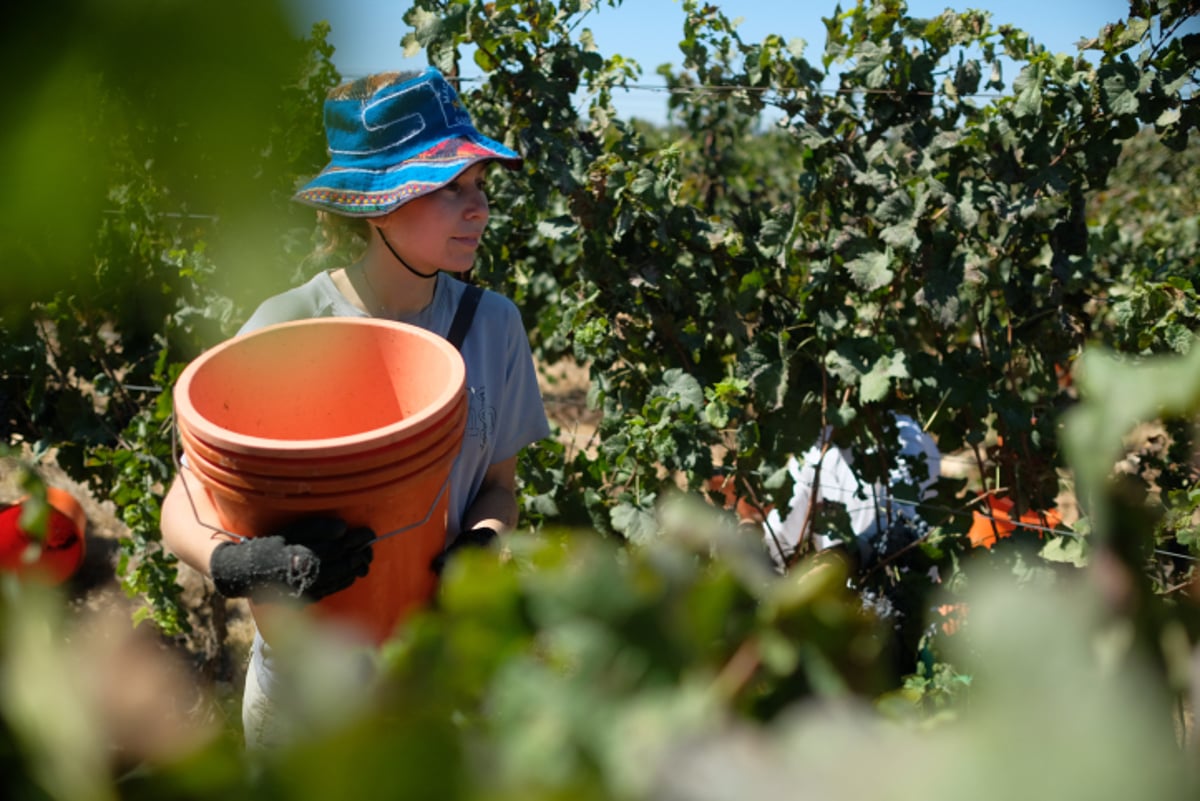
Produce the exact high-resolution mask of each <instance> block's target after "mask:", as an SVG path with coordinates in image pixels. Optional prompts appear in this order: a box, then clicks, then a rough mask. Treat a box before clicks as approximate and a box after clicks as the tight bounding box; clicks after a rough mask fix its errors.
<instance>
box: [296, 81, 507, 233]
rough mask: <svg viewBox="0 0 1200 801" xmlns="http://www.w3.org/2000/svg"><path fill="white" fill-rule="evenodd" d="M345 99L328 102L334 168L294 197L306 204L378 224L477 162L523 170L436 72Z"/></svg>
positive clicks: (327, 122) (327, 130)
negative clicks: (380, 218)
mask: <svg viewBox="0 0 1200 801" xmlns="http://www.w3.org/2000/svg"><path fill="white" fill-rule="evenodd" d="M360 83H361V82H360ZM346 95H348V96H345V97H330V99H328V100H326V101H325V136H326V138H327V140H328V144H329V159H330V161H329V164H328V166H326V167H325V169H323V170H321V172H320V173H318V174H317V176H316V177H315V178H313V179H312V180H311V181H309V182H308V183H307V184H305V185H304V186H302V187H300V189H299V190H298V191H297V192H296V194H295V195H294V199H295V200H298V201H299V202H301V203H304V204H307V205H309V206H315V207H316V208H318V209H323V210H325V211H332V212H335V213H337V214H342V215H346V216H350V217H377V216H381V215H384V214H387V213H388V212H390V211H393V210H394V209H397V208H399V207H400V206H402V205H404V204H405V203H407V202H408V201H410V200H412V199H413V198H418V197H420V196H421V195H425V194H428V193H429V192H432V191H434V190H435V189H438V188H440V187H443V186H445V185H446V184H448V183H449V182H450V181H452V180H454V178H455V177H456V176H457V175H458V174H459V173H461V172H462V171H463V170H465V169H467V168H468V167H470V166H471V165H472V164H475V163H477V162H480V161H499V162H500V163H502V164H503V165H504V166H506V167H508V168H509V169H517V168H519V167H520V166H521V156H520V154H518V153H517V152H516V151H514V150H511V149H509V148H507V147H505V146H504V145H502V144H500V143H499V142H496V141H494V140H492V139H489V138H488V137H486V136H484V135H483V134H481V133H479V131H477V130H475V126H474V125H472V124H471V116H470V115H469V114H468V113H467V111H466V109H464V108H463V106H462V102H461V101H460V100H459V98H458V93H457V92H455V91H454V87H452V86H451V85H450V84H449V82H447V81H446V79H445V78H444V77H443V76H442V74H441V73H440V72H438V71H437V70H436V69H434V68H432V67H430V68H428V69H426V70H425V71H424V72H422V73H420V74H419V75H417V76H416V77H413V76H412V75H408V76H397V77H395V78H394V79H392V80H389V81H387V82H385V83H383V84H382V85H381V86H378V87H377V88H374V89H373V90H371V91H370V92H369V93H367V92H355V91H353V87H351V91H349V92H347V93H346Z"/></svg>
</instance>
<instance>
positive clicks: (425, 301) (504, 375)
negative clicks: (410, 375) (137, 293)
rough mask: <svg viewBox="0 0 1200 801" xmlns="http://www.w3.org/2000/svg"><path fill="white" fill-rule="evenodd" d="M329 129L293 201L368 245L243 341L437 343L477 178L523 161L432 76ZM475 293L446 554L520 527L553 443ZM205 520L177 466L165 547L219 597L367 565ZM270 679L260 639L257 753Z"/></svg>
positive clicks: (501, 309)
mask: <svg viewBox="0 0 1200 801" xmlns="http://www.w3.org/2000/svg"><path fill="white" fill-rule="evenodd" d="M325 132H326V137H327V140H328V145H329V153H330V163H329V164H328V165H327V166H326V168H325V169H324V170H322V171H321V173H320V174H319V175H317V176H316V177H315V178H314V179H313V180H312V181H310V182H309V183H308V184H306V185H305V186H303V187H301V189H300V190H299V191H298V192H297V193H296V196H295V199H296V200H298V201H300V202H301V203H305V204H307V205H310V206H313V207H315V208H317V209H319V210H321V211H323V212H326V213H332V214H335V215H340V216H343V217H348V218H357V219H361V220H362V221H363V223H362V224H363V225H364V226H365V230H364V233H365V236H366V238H367V245H366V249H365V251H364V252H363V254H362V256H361V258H359V259H358V261H356V262H354V263H353V264H351V265H349V266H347V267H343V268H339V269H335V270H332V271H329V272H321V273H319V274H318V275H316V276H315V277H313V278H312V279H311V280H309V281H308V282H307V283H306V284H304V285H302V286H300V287H296V288H294V289H292V290H289V291H287V292H284V293H282V294H280V295H276V296H275V297H272V298H270V299H268V300H267V301H265V302H264V303H263V304H262V305H261V306H259V308H258V309H257V310H256V311H255V312H254V314H253V315H252V316H251V317H250V319H249V320H248V321H247V322H246V324H245V325H244V326H243V327H242V329H241V332H239V333H246V332H249V331H253V330H256V329H258V328H262V327H263V326H267V325H272V324H275V323H281V322H285V321H291V320H299V319H306V318H314V317H332V316H346V317H354V316H360V317H362V316H371V317H380V318H386V319H390V320H398V321H401V322H405V323H410V324H413V325H417V326H420V327H422V328H425V329H427V330H429V331H433V332H435V333H437V334H440V335H442V336H447V335H448V334H450V333H451V332H450V329H451V325H452V322H453V321H454V319H455V316H456V313H458V311H459V308H460V301H462V300H463V298H464V296H467V297H468V298H470V297H471V295H472V294H473V293H471V292H468V287H467V285H466V284H464V283H463V282H462V281H459V280H457V279H456V278H454V277H453V276H454V275H459V274H462V273H465V272H466V271H468V270H470V269H471V266H472V264H473V263H474V260H475V253H476V250H477V249H478V247H479V242H480V237H481V236H482V234H483V231H484V228H485V227H486V226H487V222H488V198H487V192H486V183H485V182H486V171H487V169H488V168H489V167H490V166H491V164H492V163H493V162H499V163H500V164H501V165H503V166H505V167H507V168H509V169H517V168H519V167H520V165H521V158H520V156H519V155H518V154H517V153H516V152H514V151H513V150H511V149H509V148H507V147H505V146H504V145H502V144H500V143H499V142H496V141H493V140H491V139H489V138H487V137H485V136H483V135H482V134H480V133H479V132H478V131H477V130H475V128H474V126H473V124H472V122H471V119H470V116H469V115H468V114H467V112H466V111H465V110H464V109H463V107H462V104H461V102H460V100H459V98H458V96H457V94H456V93H455V91H454V89H453V87H451V86H450V84H449V83H448V82H447V81H446V80H445V78H444V77H443V76H442V75H441V74H440V73H439V72H438V71H437V70H434V69H432V68H431V69H427V70H425V71H424V72H421V73H404V74H401V73H385V74H381V75H375V76H369V77H367V78H363V79H360V80H357V81H353V82H350V83H346V84H343V85H341V86H339V87H337V88H335V89H334V90H333V91H332V92H331V93H330V95H329V98H328V100H327V101H326V103H325ZM474 300H475V301H476V302H477V306H476V307H475V311H474V316H473V318H470V327H469V328H468V329H467V332H466V335H465V338H463V339H462V342H461V344H459V349H460V351H461V353H462V355H463V360H464V362H465V364H466V376H467V392H468V395H469V412H468V422H467V428H466V432H465V435H464V438H463V444H462V448H461V450H460V452H459V454H458V457H457V459H456V460H455V463H454V466H453V468H452V470H451V475H450V486H451V496H450V506H449V512H448V521H447V540H448V543H447V544H448V547H453V546H455V545H459V544H462V543H474V544H478V543H485V542H487V541H489V540H491V539H492V538H493V537H495V535H496V534H497V533H499V532H502V531H505V530H507V529H511V528H512V527H513V526H515V525H516V523H517V517H518V509H517V501H516V461H517V456H518V454H519V452H520V451H521V449H522V448H524V447H525V446H526V445H529V444H530V443H533V442H535V441H537V440H539V439H541V438H543V437H545V436H547V435H548V434H549V424H548V422H547V420H546V414H545V409H544V406H543V405H542V400H541V396H540V394H539V390H538V386H537V379H536V372H535V369H534V365H533V359H532V356H531V353H530V349H529V343H528V340H527V339H526V334H525V330H524V327H523V325H522V322H521V317H520V314H519V312H518V311H517V309H516V307H515V306H514V305H513V303H512V302H511V301H509V300H508V299H507V298H505V297H503V296H502V295H499V294H497V293H494V292H490V291H483V292H482V294H481V295H476V296H475V297H474ZM468 317H469V315H468ZM184 480H187V481H188V482H189V483H188V487H190V488H192V489H193V491H192V492H190V493H189V492H186V491H185V487H184V486H183V483H182V482H183V481H184ZM189 496H190V497H189ZM193 503H196V504H198V505H199V506H202V507H203V508H202V509H193ZM197 512H199V514H197ZM211 513H212V510H211V505H210V503H208V502H207V501H206V498H205V493H204V492H203V490H202V489H200V487H199V485H198V483H197V482H195V480H194V479H191V478H188V477H187V473H186V471H184V472H183V473H181V474H180V476H179V477H177V478H176V480H175V482H174V484H173V485H172V487H171V489H170V490H169V492H168V494H167V497H166V499H165V500H164V503H163V516H162V530H163V538H164V540H165V542H166V543H167V545H168V547H169V548H170V549H171V550H172V551H174V552H175V553H176V554H177V555H178V556H179V558H180V559H182V560H183V561H184V562H185V563H187V564H188V565H190V566H192V567H193V568H196V569H197V570H199V571H201V572H203V573H205V574H207V575H209V576H211V577H212V579H213V583H214V585H215V586H216V588H217V590H218V591H220V592H221V593H223V594H224V595H226V596H229V597H254V598H258V597H260V596H266V597H269V596H270V594H271V593H275V594H279V593H283V594H286V595H291V596H294V597H300V598H303V599H307V600H316V599H319V598H321V597H324V596H326V595H329V594H331V593H333V592H338V591H340V590H342V589H345V587H347V586H349V585H350V584H351V583H353V582H354V581H355V580H356V579H357V578H358V577H360V576H362V575H365V573H366V571H367V570H368V564H369V562H370V557H371V549H370V547H369V543H370V541H371V539H372V538H373V536H374V534H373V533H372V532H370V531H369V530H365V529H356V530H351V531H347V530H346V526H345V525H344V523H342V521H340V520H330V519H326V518H310V519H307V520H302V521H300V522H299V523H298V524H296V525H294V526H290V527H288V528H287V529H286V530H284V531H280V532H277V533H276V534H274V535H272V536H265V537H264V536H258V537H254V538H253V539H247V540H237V539H233V538H229V537H226V536H222V535H214V533H213V531H212V529H210V528H208V527H206V526H204V525H202V524H201V523H200V522H199V520H198V519H197V518H198V517H200V518H203V517H204V515H205V514H210V515H211ZM209 519H211V517H210V518H209ZM275 674H276V666H275V664H274V660H273V659H272V655H271V649H270V647H269V646H268V645H267V644H266V643H265V642H264V641H263V638H262V636H261V634H258V635H256V637H255V641H254V646H253V650H252V656H251V663H250V669H249V671H248V673H247V677H246V690H245V697H244V700H243V712H242V714H243V723H244V726H245V731H246V738H247V742H248V744H250V745H252V746H253V745H264V744H268V743H271V742H277V741H279V740H280V739H281V738H282V736H283V734H284V733H283V732H281V731H280V730H279V729H280V726H279V725H278V724H277V723H276V722H274V721H273V719H272V704H271V701H270V698H271V695H272V693H273V692H275V690H276V685H277V680H276V676H275Z"/></svg>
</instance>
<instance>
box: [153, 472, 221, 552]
mask: <svg viewBox="0 0 1200 801" xmlns="http://www.w3.org/2000/svg"><path fill="white" fill-rule="evenodd" d="M185 481H186V482H187V487H186V488H185V487H184V484H183V482H185ZM188 490H190V491H191V501H189V500H188ZM193 503H195V505H196V508H195V510H194V511H193V509H192V504H193ZM197 518H199V519H197ZM200 520H205V521H209V522H211V523H212V524H214V525H215V524H216V520H217V510H216V509H215V508H214V507H213V504H212V500H211V499H210V498H209V495H208V492H207V490H205V489H204V487H203V486H202V485H201V484H200V481H199V480H198V479H197V478H196V477H195V476H193V475H192V474H191V473H189V472H188V471H187V470H181V471H180V472H179V473H178V475H176V476H175V480H174V481H173V482H172V483H171V488H170V489H169V490H167V495H166V497H165V498H164V499H163V505H162V520H161V527H162V535H163V542H164V543H165V544H166V546H167V548H168V549H169V550H170V551H171V553H173V554H175V555H176V556H178V557H179V558H180V560H181V561H182V562H183V563H184V564H186V565H188V566H189V567H192V568H195V569H196V570H199V571H200V572H201V573H203V574H205V575H208V571H209V565H210V564H211V562H212V552H213V550H214V549H215V548H216V547H217V546H218V545H220V544H221V543H223V542H230V541H232V537H227V536H225V535H223V534H218V533H217V532H214V531H213V530H212V529H210V528H206V527H205V526H203V525H201V524H200Z"/></svg>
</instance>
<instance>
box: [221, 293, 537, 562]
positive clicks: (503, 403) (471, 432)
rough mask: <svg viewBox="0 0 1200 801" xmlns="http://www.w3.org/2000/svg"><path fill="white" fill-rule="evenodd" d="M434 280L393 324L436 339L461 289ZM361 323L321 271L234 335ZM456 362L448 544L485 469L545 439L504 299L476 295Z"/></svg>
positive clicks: (521, 344)
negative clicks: (418, 305)
mask: <svg viewBox="0 0 1200 801" xmlns="http://www.w3.org/2000/svg"><path fill="white" fill-rule="evenodd" d="M434 280H436V281H437V285H436V286H435V287H434V291H433V300H432V301H431V302H430V303H429V305H428V306H426V307H425V308H424V309H422V310H421V311H419V312H417V313H416V314H413V315H411V316H409V317H402V318H400V320H399V321H400V322H402V323H409V324H410V325H415V326H418V327H420V328H424V329H425V330H426V331H432V332H433V333H435V334H437V335H439V336H443V337H444V336H446V334H447V333H449V331H450V323H451V322H452V321H453V319H454V313H455V311H457V309H458V301H459V299H460V298H461V297H462V294H463V292H464V291H465V290H466V287H467V285H466V284H464V283H463V282H462V281H459V280H458V279H456V278H453V277H451V276H449V275H447V274H446V273H438V275H437V278H436V279H434ZM367 316H368V315H367V314H366V312H364V311H363V310H362V309H360V308H358V307H357V306H355V305H354V304H353V303H351V302H350V301H349V300H347V299H346V297H345V296H344V295H342V293H341V292H339V291H338V289H337V287H336V286H334V283H333V280H332V279H331V278H330V277H329V273H326V272H322V273H319V274H317V275H316V276H315V277H313V278H312V279H311V280H310V281H308V282H307V283H305V284H303V285H301V286H298V287H296V288H294V289H290V290H288V291H287V292H283V293H282V294H279V295H275V296H274V297H271V298H268V299H267V300H265V301H263V303H262V304H261V305H260V306H259V307H258V309H257V310H255V312H254V314H252V315H251V316H250V319H249V320H247V321H246V323H245V324H244V325H243V326H242V328H241V330H240V331H239V332H238V333H247V332H250V331H254V330H257V329H259V328H263V327H265V326H268V325H273V324H275V323H283V322H289V321H292V320H305V319H310V318H314V317H367ZM462 356H463V361H464V362H465V363H466V368H467V393H468V396H469V397H468V412H467V430H466V432H465V434H464V436H463V445H462V450H461V451H460V452H459V455H458V458H457V459H456V460H455V462H454V466H453V468H451V471H450V510H449V519H448V520H447V523H446V532H447V538H448V541H450V540H453V539H454V538H455V537H457V536H458V531H459V528H460V526H461V521H462V517H463V514H464V513H465V512H466V510H467V508H468V507H469V506H470V505H471V503H472V501H474V500H475V496H476V494H478V492H479V488H480V486H481V485H482V484H483V478H484V474H485V473H486V472H487V469H488V467H489V466H490V465H492V464H494V463H496V462H502V461H504V460H505V459H509V458H511V457H513V456H516V455H517V454H518V453H519V452H520V451H521V449H522V448H524V447H525V446H526V445H529V444H530V443H533V442H536V441H538V440H539V439H542V438H543V437H546V436H549V434H550V424H549V423H548V422H547V420H546V409H545V406H544V405H543V403H542V396H541V392H540V391H539V389H538V384H537V374H536V372H535V370H534V365H533V356H532V354H531V353H530V350H529V339H528V336H527V334H526V333H525V327H524V324H523V323H522V322H521V314H520V312H519V311H518V310H517V307H516V306H515V305H514V304H513V302H512V301H511V300H509V299H508V298H506V297H504V296H503V295H500V294H498V293H496V292H491V291H488V290H484V293H483V297H482V298H480V300H479V306H478V308H477V309H476V310H475V319H474V320H473V321H472V323H471V328H470V330H469V331H468V332H467V336H466V338H465V339H464V340H463V344H462Z"/></svg>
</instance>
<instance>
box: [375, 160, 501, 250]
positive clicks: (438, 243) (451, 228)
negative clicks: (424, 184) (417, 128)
mask: <svg viewBox="0 0 1200 801" xmlns="http://www.w3.org/2000/svg"><path fill="white" fill-rule="evenodd" d="M490 166H491V164H490V162H479V163H477V164H473V165H471V166H470V167H468V168H467V169H465V170H463V171H462V172H461V173H459V174H458V177H456V178H455V179H454V180H453V181H451V182H450V183H448V184H446V185H445V186H443V187H441V188H439V189H436V190H434V191H433V192H430V193H429V194H428V195H422V196H421V197H419V198H417V199H415V200H410V201H409V202H408V203H405V204H404V205H403V206H401V207H400V208H398V209H396V210H395V211H393V212H392V213H390V214H387V215H385V216H383V217H381V218H379V219H378V220H377V221H376V224H377V225H379V226H380V227H381V228H382V229H383V231H384V233H385V234H387V238H388V241H389V242H391V243H392V247H394V248H396V250H397V252H399V253H400V255H401V256H403V257H404V260H405V261H406V262H408V264H409V265H411V266H412V268H413V269H415V270H417V271H419V272H423V273H424V272H430V273H431V272H434V271H435V270H446V271H447V272H452V273H462V272H466V271H467V270H469V269H471V265H472V264H474V263H475V251H476V250H477V249H478V248H479V238H480V236H482V235H483V229H484V228H486V227H487V222H488V199H487V189H486V184H485V182H484V178H485V176H486V172H487V169H488V167H490Z"/></svg>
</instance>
